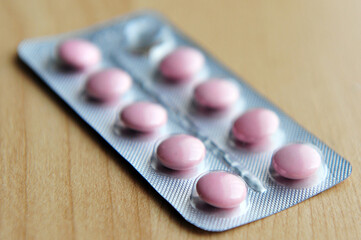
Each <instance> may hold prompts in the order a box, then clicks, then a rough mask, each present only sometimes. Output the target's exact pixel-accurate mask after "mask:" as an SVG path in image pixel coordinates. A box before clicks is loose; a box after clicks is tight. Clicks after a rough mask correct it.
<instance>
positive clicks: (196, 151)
mask: <svg viewBox="0 0 361 240" xmlns="http://www.w3.org/2000/svg"><path fill="white" fill-rule="evenodd" d="M205 154H206V148H205V147H204V144H203V143H202V141H200V140H199V139H198V138H196V137H193V136H190V135H185V134H180V135H174V136H171V137H169V138H167V139H166V140H164V141H163V142H161V143H160V144H159V146H158V148H157V158H158V160H159V161H160V163H161V164H162V165H163V166H165V167H167V168H170V169H173V170H188V169H191V168H194V167H195V166H197V165H198V164H199V163H201V162H202V161H203V159H204V156H205Z"/></svg>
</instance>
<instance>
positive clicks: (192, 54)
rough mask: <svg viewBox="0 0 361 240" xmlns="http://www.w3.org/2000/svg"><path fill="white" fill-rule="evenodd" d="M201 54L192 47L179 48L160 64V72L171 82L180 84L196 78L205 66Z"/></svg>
mask: <svg viewBox="0 0 361 240" xmlns="http://www.w3.org/2000/svg"><path fill="white" fill-rule="evenodd" d="M204 61H205V60H204V57H203V55H202V53H201V52H199V51H198V50H196V49H194V48H190V47H179V48H177V49H176V50H174V51H173V52H171V53H170V54H169V55H168V56H166V57H165V58H164V59H163V60H162V62H161V63H160V71H161V73H162V74H163V76H165V77H167V78H168V79H170V80H173V81H176V82H180V81H182V80H186V79H189V78H191V77H192V76H194V75H195V74H196V73H197V72H199V71H200V70H201V69H202V67H203V65H204Z"/></svg>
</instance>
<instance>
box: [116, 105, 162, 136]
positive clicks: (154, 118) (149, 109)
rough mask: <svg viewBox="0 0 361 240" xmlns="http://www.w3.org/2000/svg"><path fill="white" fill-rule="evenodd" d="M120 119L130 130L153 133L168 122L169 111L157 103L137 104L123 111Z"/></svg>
mask: <svg viewBox="0 0 361 240" xmlns="http://www.w3.org/2000/svg"><path fill="white" fill-rule="evenodd" d="M120 119H121V120H122V122H123V124H124V126H125V127H127V128H129V129H132V130H135V131H138V132H145V133H146V132H153V131H155V130H157V129H158V128H160V127H162V126H163V125H164V124H165V123H166V122H167V111H166V110H165V109H164V108H163V107H162V106H161V105H159V104H156V103H151V102H136V103H133V104H131V105H129V106H127V107H125V108H124V109H123V110H122V112H121V114H120Z"/></svg>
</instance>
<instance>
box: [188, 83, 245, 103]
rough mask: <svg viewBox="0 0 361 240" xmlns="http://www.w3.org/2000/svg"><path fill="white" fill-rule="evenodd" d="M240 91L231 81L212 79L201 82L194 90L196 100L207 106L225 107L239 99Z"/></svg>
mask: <svg viewBox="0 0 361 240" xmlns="http://www.w3.org/2000/svg"><path fill="white" fill-rule="evenodd" d="M238 97H239V91H238V88H237V86H235V85H234V84H233V83H231V82H230V81H227V80H224V79H210V80H208V81H206V82H204V83H201V84H199V85H198V86H197V87H196V88H195V90H194V100H195V101H196V103H197V104H198V105H199V106H201V107H205V108H211V109H224V108H227V107H229V106H230V105H232V104H233V103H234V102H235V101H237V99H238Z"/></svg>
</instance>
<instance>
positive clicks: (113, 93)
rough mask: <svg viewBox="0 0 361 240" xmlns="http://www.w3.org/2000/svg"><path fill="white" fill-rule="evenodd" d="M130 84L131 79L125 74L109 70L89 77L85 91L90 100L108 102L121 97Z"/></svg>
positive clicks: (117, 70) (114, 69) (112, 69)
mask: <svg viewBox="0 0 361 240" xmlns="http://www.w3.org/2000/svg"><path fill="white" fill-rule="evenodd" d="M131 84H132V79H131V77H130V76H129V75H128V74H127V73H126V72H124V71H122V70H120V69H116V68H110V69H105V70H101V71H99V72H97V73H94V74H92V75H90V77H89V79H88V81H87V83H86V91H87V93H88V95H89V96H90V97H92V98H96V99H98V100H101V101H109V100H113V99H116V98H118V97H120V96H121V95H123V94H124V93H125V92H126V91H127V90H128V89H129V88H130V86H131Z"/></svg>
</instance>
